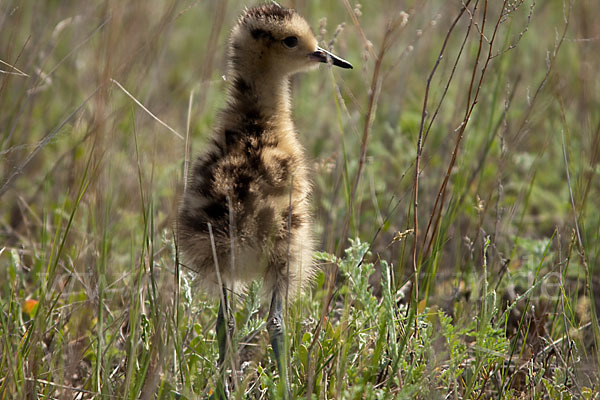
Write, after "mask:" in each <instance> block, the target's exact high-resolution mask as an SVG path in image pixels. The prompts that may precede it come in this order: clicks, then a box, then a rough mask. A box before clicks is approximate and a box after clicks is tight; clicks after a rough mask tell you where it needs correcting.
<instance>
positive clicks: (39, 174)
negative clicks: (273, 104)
mask: <svg viewBox="0 0 600 400" xmlns="http://www.w3.org/2000/svg"><path fill="white" fill-rule="evenodd" d="M244 5H245V4H243V3H242V2H231V1H230V2H183V1H170V0H164V1H163V0H161V1H158V2H144V1H137V0H136V1H130V2H111V1H105V2H98V3H94V4H91V3H90V4H88V3H85V4H84V3H77V2H35V1H29V2H27V1H26V2H14V1H8V2H4V3H2V4H1V5H0V10H1V14H0V32H2V34H1V35H0V70H1V71H2V72H0V80H1V82H0V160H1V162H0V204H1V206H0V210H1V213H0V333H1V335H0V398H3V399H9V398H78V399H83V398H132V399H133V398H161V399H162V398H165V399H167V398H189V399H193V398H199V397H200V398H204V397H208V396H209V395H210V394H212V393H213V392H214V391H215V388H216V385H217V382H218V379H217V378H218V377H217V373H218V372H217V368H216V360H217V358H218V356H217V353H218V350H217V343H216V334H215V332H214V327H215V322H216V315H217V304H216V303H217V302H216V301H215V300H214V299H208V298H206V297H205V296H204V295H203V294H202V293H200V292H198V291H197V290H196V288H195V286H194V279H195V277H194V275H193V274H192V273H191V272H190V271H188V270H186V269H185V267H183V266H182V265H180V264H179V263H178V252H177V243H175V241H174V240H173V237H174V235H173V231H174V229H175V227H174V225H173V217H174V215H175V212H176V209H177V205H178V202H179V198H180V196H181V193H182V192H183V190H185V188H184V186H183V182H184V179H183V176H184V175H185V174H186V173H187V166H188V163H189V160H190V159H191V158H192V157H193V156H194V154H196V153H198V152H199V151H200V150H201V149H202V146H203V143H204V142H205V140H206V139H207V138H208V137H209V135H210V127H211V126H212V124H213V122H214V120H215V114H216V112H217V110H218V109H219V107H220V106H222V105H223V103H224V97H223V96H224V92H225V88H226V86H227V82H226V80H224V79H223V78H222V75H223V74H224V66H225V45H226V38H227V35H228V30H229V27H230V26H231V25H232V24H233V23H234V22H235V20H236V17H237V15H238V14H239V13H240V12H241V10H242V9H243V6H244ZM288 5H290V6H294V7H295V8H297V9H298V10H299V12H300V13H301V14H302V15H304V16H305V17H306V18H307V19H308V20H309V21H310V22H311V24H312V25H313V27H314V29H315V33H316V34H317V36H318V37H319V40H320V41H321V45H322V46H324V47H333V48H334V49H335V51H336V53H339V54H340V55H342V56H344V58H347V59H349V60H351V61H352V63H353V64H354V66H355V69H354V70H352V71H351V72H348V71H343V72H340V71H335V70H329V71H327V70H326V68H327V67H325V66H323V67H322V68H321V70H320V71H315V72H312V73H310V74H306V75H303V76H300V77H298V78H294V81H293V91H294V119H295V121H296V125H297V127H298V131H299V135H300V137H301V141H302V142H303V143H304V144H305V146H306V148H307V152H308V154H309V159H311V160H313V161H314V167H313V170H314V174H313V176H314V195H313V204H314V215H315V221H316V224H315V230H316V235H315V236H316V237H318V238H319V239H320V246H319V252H318V253H317V254H316V255H315V262H319V263H320V264H321V265H322V273H320V274H319V275H318V277H317V279H316V282H315V285H314V287H313V289H312V290H311V292H310V293H308V294H307V295H306V296H305V297H304V298H302V299H300V300H299V301H297V302H295V303H292V304H289V305H288V312H287V321H286V323H287V326H288V338H287V339H288V342H289V352H290V356H291V357H290V365H289V368H288V371H289V375H290V382H291V386H292V391H293V394H294V397H296V398H317V399H326V398H340V399H341V398H364V399H382V398H386V399H387V398H422V399H429V398H456V399H458V398H472V399H479V398H498V399H509V398H535V399H538V398H539V399H546V398H552V399H558V398H596V399H597V398H600V394H599V393H600V326H599V323H598V307H600V295H598V292H599V291H600V279H599V278H598V276H600V275H599V274H600V271H599V266H598V264H599V259H600V258H599V257H600V255H599V252H600V246H599V245H598V243H599V241H598V238H599V237H600V207H599V206H598V202H597V201H596V200H595V199H597V198H598V197H599V196H600V193H599V192H600V186H599V185H598V174H599V168H598V162H599V160H600V113H599V111H598V110H600V95H599V93H600V90H599V89H600V77H599V76H598V74H596V73H595V66H596V65H598V63H599V62H600V56H599V54H600V51H599V43H600V25H598V24H597V23H596V15H597V14H598V12H600V5H598V4H596V2H594V1H592V0H579V1H567V0H565V1H553V2H539V1H533V0H517V1H504V0H502V1H494V2H492V1H489V0H467V1H448V2H445V1H429V2H413V1H403V2H393V1H384V2H369V3H364V4H358V3H351V2H350V1H348V0H340V1H337V2H318V1H293V2H291V3H290V4H288ZM233 304H234V317H235V319H236V326H237V328H238V329H237V332H236V334H235V335H234V337H233V338H232V340H233V343H234V346H235V348H236V349H238V352H237V353H236V354H234V355H233V357H232V360H231V362H232V366H233V367H235V368H233V371H229V372H230V373H228V375H231V377H232V379H233V376H235V378H236V379H235V383H236V384H235V385H234V387H233V393H232V397H235V398H247V397H251V398H277V397H278V390H279V389H278V381H279V377H277V370H276V368H275V363H274V362H273V360H272V357H273V355H272V354H271V350H270V347H269V346H267V343H268V340H267V338H266V330H265V326H264V325H265V324H264V314H265V310H264V305H262V306H261V299H260V282H257V283H256V284H254V285H253V286H252V287H251V288H250V289H249V291H248V293H247V294H244V295H239V296H236V297H235V298H234V301H233Z"/></svg>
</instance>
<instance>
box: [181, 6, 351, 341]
mask: <svg viewBox="0 0 600 400" xmlns="http://www.w3.org/2000/svg"><path fill="white" fill-rule="evenodd" d="M228 56H229V67H228V75H227V79H228V81H230V82H231V83H230V88H229V92H228V101H227V105H226V107H225V109H224V110H222V111H221V113H220V116H219V119H218V122H217V124H216V126H215V127H214V131H213V137H212V140H211V142H210V144H209V146H208V147H207V148H206V149H205V151H204V153H203V154H202V155H201V156H200V157H199V158H198V159H197V160H196V162H195V163H194V165H193V168H192V169H191V172H190V175H189V177H188V184H187V189H186V191H185V194H184V199H183V203H182V205H181V208H180V211H179V217H178V240H179V248H180V249H181V260H182V263H183V264H184V265H185V266H187V267H188V268H190V269H192V270H193V271H195V272H196V273H197V276H198V278H199V282H200V284H201V286H202V288H203V289H205V290H206V291H207V292H209V293H211V294H214V295H220V294H221V292H220V289H221V288H220V285H219V282H222V283H223V285H224V286H225V287H226V288H227V289H229V290H236V289H239V288H243V287H244V286H245V284H246V283H248V282H249V281H251V280H253V279H262V280H263V282H264V284H263V288H264V289H265V292H266V293H267V294H269V295H272V296H273V297H272V299H273V300H272V301H273V304H275V306H272V310H271V311H272V312H271V314H273V313H275V314H276V313H277V310H275V311H274V310H273V307H275V308H278V309H280V308H281V299H282V297H283V298H285V297H286V295H287V296H289V297H294V296H296V295H297V294H298V293H300V291H301V289H302V288H304V287H306V286H307V284H308V283H309V282H310V280H311V278H312V277H313V275H314V264H313V261H312V250H313V235H312V226H311V215H310V205H309V200H310V190H311V184H310V180H309V176H308V170H307V166H306V164H307V163H306V158H305V155H304V149H303V147H302V145H301V144H300V142H299V140H298V137H297V136H298V135H297V132H296V129H295V128H294V124H293V122H292V119H291V112H290V91H289V77H290V76H291V75H292V74H294V73H296V72H299V71H302V70H307V69H310V68H311V67H313V66H316V65H318V63H319V62H327V61H328V60H329V61H331V62H332V63H333V64H334V65H339V66H342V67H345V68H351V66H350V64H348V63H347V62H345V61H344V60H341V59H339V58H337V57H335V56H333V55H332V54H330V53H328V52H326V51H325V50H323V49H320V48H319V47H318V46H317V40H316V39H315V37H314V35H313V33H312V31H311V29H310V27H309V25H308V24H307V23H306V21H305V20H304V19H303V18H302V17H300V16H299V15H298V14H297V13H296V12H295V11H293V10H290V9H287V8H283V7H280V6H278V5H276V4H269V5H261V6H258V7H255V8H252V9H249V10H246V11H245V12H244V14H243V15H242V16H241V17H240V19H239V20H238V23H237V25H236V26H235V27H234V29H233V31H232V34H231V38H230V41H229V53H228ZM213 241H214V245H215V253H216V259H215V257H213V250H212V242H213ZM217 269H218V271H219V273H220V279H219V276H218V274H217ZM223 300H224V299H223V298H222V301H223ZM271 314H270V319H271V317H272V316H273V315H271ZM275 316H276V317H278V318H280V316H277V315H275ZM276 319H277V318H276ZM271 322H272V321H271ZM275 322H277V323H279V325H280V327H282V321H275ZM275 328H276V327H275ZM275 328H274V329H275ZM269 331H270V333H272V334H273V332H272V329H269Z"/></svg>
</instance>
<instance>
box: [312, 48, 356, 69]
mask: <svg viewBox="0 0 600 400" xmlns="http://www.w3.org/2000/svg"><path fill="white" fill-rule="evenodd" d="M309 56H310V58H312V59H313V60H315V61H319V62H322V63H328V64H329V63H331V64H333V65H335V66H338V67H342V68H346V69H352V64H350V63H349V62H348V61H346V60H344V59H343V58H340V57H338V56H336V55H335V54H332V53H330V52H328V51H327V50H325V49H322V48H320V47H317V51H315V52H314V53H310V55H309Z"/></svg>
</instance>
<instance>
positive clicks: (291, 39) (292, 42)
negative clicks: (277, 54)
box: [283, 36, 298, 48]
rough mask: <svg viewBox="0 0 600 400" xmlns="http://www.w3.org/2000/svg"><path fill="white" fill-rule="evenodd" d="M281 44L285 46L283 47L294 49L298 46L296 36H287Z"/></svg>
mask: <svg viewBox="0 0 600 400" xmlns="http://www.w3.org/2000/svg"><path fill="white" fill-rule="evenodd" d="M283 44H284V45H285V47H289V48H292V47H296V46H298V38H297V37H296V36H288V37H286V38H285V39H283Z"/></svg>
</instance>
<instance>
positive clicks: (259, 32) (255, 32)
mask: <svg viewBox="0 0 600 400" xmlns="http://www.w3.org/2000/svg"><path fill="white" fill-rule="evenodd" d="M250 34H251V35H252V37H253V38H254V40H261V39H264V40H266V41H268V42H274V41H275V40H276V39H275V36H273V34H272V33H271V32H269V31H267V30H265V29H260V28H256V29H252V30H251V31H250Z"/></svg>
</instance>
